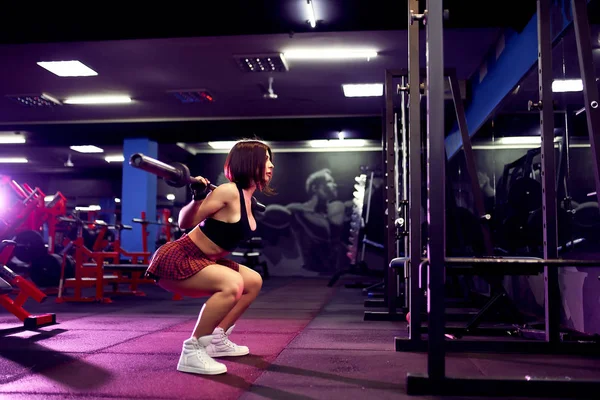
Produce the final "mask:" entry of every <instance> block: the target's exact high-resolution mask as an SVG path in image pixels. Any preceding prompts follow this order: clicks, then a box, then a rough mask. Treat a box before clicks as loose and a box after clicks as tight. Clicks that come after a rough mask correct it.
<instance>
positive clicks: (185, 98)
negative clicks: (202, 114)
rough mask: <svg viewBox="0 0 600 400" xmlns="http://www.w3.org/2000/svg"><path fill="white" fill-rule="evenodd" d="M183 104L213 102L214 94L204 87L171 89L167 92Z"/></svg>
mask: <svg viewBox="0 0 600 400" xmlns="http://www.w3.org/2000/svg"><path fill="white" fill-rule="evenodd" d="M168 93H169V94H171V95H172V96H174V97H175V98H176V99H177V100H179V101H180V102H182V103H183V104H193V103H213V102H214V101H215V98H214V96H213V95H212V94H211V93H210V92H209V91H208V90H205V89H191V90H172V91H170V92H168Z"/></svg>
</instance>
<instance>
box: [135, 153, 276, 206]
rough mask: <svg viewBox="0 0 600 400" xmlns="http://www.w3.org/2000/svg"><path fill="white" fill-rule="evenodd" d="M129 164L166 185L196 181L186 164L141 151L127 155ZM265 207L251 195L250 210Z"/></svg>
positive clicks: (177, 186)
mask: <svg viewBox="0 0 600 400" xmlns="http://www.w3.org/2000/svg"><path fill="white" fill-rule="evenodd" d="M129 165H131V166H132V167H134V168H138V169H141V170H144V171H146V172H149V173H151V174H154V175H156V176H158V177H160V178H163V179H164V180H165V182H166V183H167V185H169V186H172V187H176V188H180V187H184V186H186V185H191V184H192V183H196V181H194V180H192V177H191V174H190V169H189V168H188V167H187V165H185V164H182V163H179V162H174V163H172V164H167V163H164V162H162V161H159V160H157V159H155V158H152V157H148V156H145V155H144V154H142V153H135V154H132V155H131V157H129ZM208 187H209V189H210V190H215V189H216V188H217V187H216V186H215V185H213V184H212V183H211V184H209V185H208ZM265 209H266V207H265V205H264V204H262V203H259V202H258V200H256V198H255V197H254V196H252V210H253V211H258V212H264V211H265Z"/></svg>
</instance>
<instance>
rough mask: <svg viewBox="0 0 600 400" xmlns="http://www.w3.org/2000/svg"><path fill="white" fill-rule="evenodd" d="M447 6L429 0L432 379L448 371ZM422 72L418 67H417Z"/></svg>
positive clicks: (429, 191)
mask: <svg viewBox="0 0 600 400" xmlns="http://www.w3.org/2000/svg"><path fill="white" fill-rule="evenodd" d="M443 11H444V10H443V6H442V2H441V1H439V0H427V19H426V29H427V36H426V38H427V39H426V43H427V50H426V54H427V57H426V59H427V83H426V87H427V148H428V152H427V165H428V168H427V192H428V196H427V209H428V210H427V211H428V212H427V218H428V221H429V245H428V248H427V255H428V257H429V273H428V287H427V299H428V302H429V304H428V312H429V329H428V337H429V349H428V353H427V355H428V357H427V372H428V375H429V378H430V379H431V380H432V381H438V380H440V381H441V380H443V379H444V378H445V375H446V360H445V356H446V353H445V349H444V341H445V335H444V334H445V315H444V277H445V271H444V269H445V265H444V260H445V256H446V243H445V242H446V240H445V239H446V206H445V204H446V201H445V200H446V199H445V197H446V191H445V187H446V184H445V180H446V179H445V175H446V165H445V164H446V148H445V142H444V81H445V79H444V32H443V14H444V13H443ZM417 72H418V71H417Z"/></svg>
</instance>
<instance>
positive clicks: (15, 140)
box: [0, 132, 27, 144]
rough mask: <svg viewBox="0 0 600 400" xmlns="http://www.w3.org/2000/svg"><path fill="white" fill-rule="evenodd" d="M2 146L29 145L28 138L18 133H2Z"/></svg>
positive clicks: (0, 137) (0, 138)
mask: <svg viewBox="0 0 600 400" xmlns="http://www.w3.org/2000/svg"><path fill="white" fill-rule="evenodd" d="M0 143H1V144H23V143H27V138H25V135H22V134H20V133H17V132H0Z"/></svg>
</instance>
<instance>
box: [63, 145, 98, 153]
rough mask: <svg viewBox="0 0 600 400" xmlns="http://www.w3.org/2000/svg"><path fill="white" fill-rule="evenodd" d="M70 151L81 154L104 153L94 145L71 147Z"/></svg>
mask: <svg viewBox="0 0 600 400" xmlns="http://www.w3.org/2000/svg"><path fill="white" fill-rule="evenodd" d="M70 149H71V150H73V151H77V152H79V153H104V150H103V149H101V148H100V147H96V146H92V145H83V146H71V147H70Z"/></svg>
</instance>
